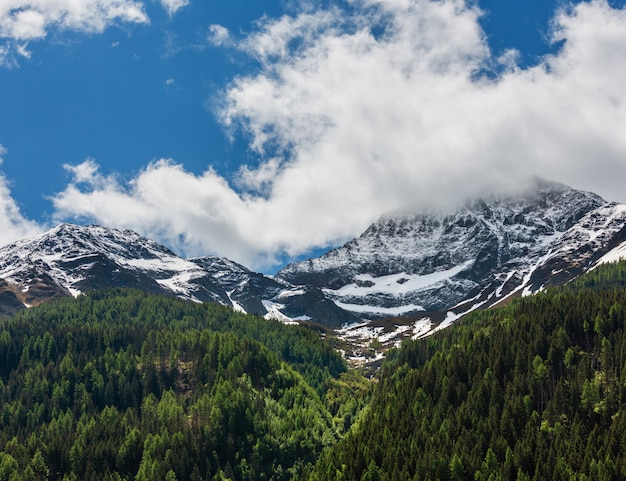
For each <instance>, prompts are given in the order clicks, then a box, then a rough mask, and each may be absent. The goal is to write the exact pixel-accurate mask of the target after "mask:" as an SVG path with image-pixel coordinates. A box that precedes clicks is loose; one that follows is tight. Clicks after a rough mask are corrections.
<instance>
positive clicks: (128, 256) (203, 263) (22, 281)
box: [0, 224, 353, 326]
mask: <svg viewBox="0 0 626 481" xmlns="http://www.w3.org/2000/svg"><path fill="white" fill-rule="evenodd" d="M110 287H133V288H137V289H141V290H144V291H147V292H151V293H157V294H163V295H169V296H177V297H181V298H183V299H187V300H190V301H194V302H218V303H221V304H224V305H228V306H231V307H233V308H234V309H238V310H241V311H244V312H247V313H250V314H259V315H263V316H267V317H273V318H277V319H280V320H283V321H293V322H297V321H298V320H311V321H313V322H318V323H325V324H327V325H331V326H339V325H341V324H344V323H345V322H350V321H353V318H352V316H351V315H350V314H349V313H346V312H345V311H343V310H341V309H339V308H338V307H337V306H336V305H335V304H334V303H333V302H332V301H330V300H328V299H327V298H326V297H325V295H324V294H323V292H322V291H321V290H320V289H317V288H302V287H294V286H291V285H290V284H288V283H286V282H284V281H280V280H274V279H271V278H269V277H267V276H264V275H262V274H257V273H254V272H251V271H249V270H248V269H246V268H245V267H243V266H241V265H239V264H236V263H234V262H232V261H229V260H227V259H222V258H219V257H203V258H198V259H182V258H180V257H179V256H177V255H176V254H174V253H173V252H172V251H170V250H169V249H167V248H166V247H164V246H162V245H160V244H159V243H157V242H154V241H152V240H150V239H147V238H145V237H143V236H141V235H139V234H137V233H135V232H132V231H128V230H126V231H120V230H117V229H110V228H106V227H101V226H96V225H89V226H78V225H72V224H61V225H59V226H57V227H55V228H53V229H51V230H49V231H47V232H45V233H43V234H41V235H39V236H36V237H34V238H30V239H24V240H21V241H18V242H15V243H13V244H10V245H7V246H4V247H2V248H0V312H1V313H4V314H12V313H14V312H16V311H17V310H19V309H23V308H26V307H30V306H34V305H37V304H40V303H42V302H46V301H49V300H51V299H54V298H58V297H67V296H77V295H79V294H80V293H82V292H85V291H88V290H92V289H102V288H110ZM303 306H307V309H304V308H303ZM283 311H284V312H283Z"/></svg>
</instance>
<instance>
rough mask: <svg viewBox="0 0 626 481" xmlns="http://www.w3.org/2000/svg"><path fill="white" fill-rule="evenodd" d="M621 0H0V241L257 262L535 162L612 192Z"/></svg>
mask: <svg viewBox="0 0 626 481" xmlns="http://www.w3.org/2000/svg"><path fill="white" fill-rule="evenodd" d="M624 4H625V2H624V1H623V0H619V1H617V0H615V1H611V2H607V1H599V0H598V1H593V2H578V3H572V4H570V3H564V2H562V1H558V2H556V1H545V0H544V1H539V0H511V1H501V0H499V1H497V0H483V1H480V0H479V1H476V2H473V3H471V4H468V3H465V2H463V1H460V0H442V1H438V2H430V1H427V0H368V1H364V2H352V1H347V2H321V1H320V2H306V1H300V2H279V1H256V2H244V1H243V0H232V1H229V2H206V1H200V0H160V1H157V0H145V1H141V0H103V1H100V2H96V1H95V0H72V1H70V0H67V1H58V0H40V1H39V2H28V1H25V0H0V158H1V159H2V163H1V164H0V243H6V242H10V241H13V240H16V239H18V238H20V237H23V236H26V235H30V234H33V233H36V232H40V231H42V230H44V229H46V228H48V227H50V226H52V225H53V224H55V223H57V222H60V221H72V222H79V223H84V222H96V223H100V224H104V225H108V226H111V227H119V228H130V229H133V230H136V231H138V232H141V233H143V234H145V235H149V236H151V237H153V238H156V239H157V240H160V241H162V242H164V243H166V244H167V245H169V246H170V247H172V248H173V249H174V250H176V251H178V252H179V253H181V254H183V255H187V256H194V255H204V254H217V255H223V256H227V257H230V258H232V259H234V260H236V261H239V262H242V263H244V264H246V265H248V266H249V267H252V268H256V269H260V270H264V271H269V272H271V271H273V270H275V269H276V267H277V266H279V265H281V264H282V263H284V262H285V261H287V260H289V259H294V258H297V257H298V256H303V255H307V254H308V253H311V252H318V251H319V250H320V249H326V248H328V247H331V246H333V245H337V244H339V243H341V242H343V241H345V240H346V239H349V238H351V237H353V236H356V235H358V234H359V233H360V232H361V231H362V230H364V228H365V227H366V226H367V225H368V224H369V223H370V222H372V221H373V220H375V219H376V218H377V217H378V216H379V215H380V214H382V213H383V212H386V211H389V210H394V209H419V208H423V207H425V206H429V207H431V206H439V205H448V204H453V203H454V202H457V201H460V200H462V199H463V198H465V197H467V196H472V195H477V194H478V193H482V192H484V191H485V190H489V189H493V188H496V187H497V188H501V189H508V188H514V187H515V186H516V185H518V184H519V182H520V179H522V178H525V176H528V175H540V176H543V177H547V178H550V179H553V180H557V181H560V182H564V183H567V184H569V185H572V186H573V187H576V188H581V189H585V190H592V191H595V192H597V193H599V194H600V195H602V196H604V197H605V198H606V199H607V200H616V201H620V202H626V191H625V190H624V189H623V179H625V178H626V136H625V135H624V132H626V93H625V92H624V89H623V88H622V85H623V79H624V78H626V11H625V7H624Z"/></svg>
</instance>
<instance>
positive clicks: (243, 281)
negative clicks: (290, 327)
mask: <svg viewBox="0 0 626 481" xmlns="http://www.w3.org/2000/svg"><path fill="white" fill-rule="evenodd" d="M620 257H626V206H625V205H621V204H616V203H608V202H606V201H604V200H603V199H602V198H601V197H599V196H597V195H595V194H592V193H588V192H582V191H578V190H574V189H572V188H570V187H567V186H565V185H562V184H557V183H553V182H547V181H541V180H537V181H536V182H535V184H534V186H533V187H532V188H530V189H528V190H525V191H520V192H518V193H515V194H509V195H506V196H503V195H502V196H491V197H488V198H485V199H482V200H476V201H474V202H470V203H468V204H467V205H465V206H463V207H461V208H458V209H456V210H453V211H450V212H435V211H430V212H422V213H417V214H415V213H412V214H387V215H384V216H382V217H381V218H380V219H379V220H378V221H377V222H375V223H373V224H372V225H371V226H370V227H369V228H368V229H367V230H366V231H365V232H364V233H363V234H362V235H361V236H360V237H358V238H356V239H354V240H351V241H349V242H348V243H346V244H345V245H344V246H342V247H340V248H337V249H334V250H331V251H330V252H328V253H326V254H324V255H323V256H321V257H318V258H316V259H310V260H307V261H304V262H299V263H295V264H291V265H289V266H287V267H285V268H284V269H283V270H282V271H280V272H279V273H278V275H277V276H276V277H268V276H265V275H263V274H259V273H255V272H252V271H250V270H249V269H247V268H245V267H244V266H242V265H239V264H237V263H235V262H232V261H230V260H228V259H223V258H218V257H202V258H197V259H182V258H180V257H178V256H177V255H176V254H174V253H173V252H171V251H170V250H168V249H167V248H166V247H164V246H162V245H160V244H158V243H156V242H154V241H151V240H149V239H147V238H145V237H142V236H140V235H139V234H137V233H135V232H131V231H119V230H115V229H109V228H105V227H100V226H76V225H71V224H62V225H60V226H58V227H55V228H54V229H51V230H50V231H48V232H46V233H44V234H42V235H40V236H37V237H34V238H30V239H24V240H22V241H19V242H15V243H13V244H11V245H7V246H5V247H2V248H0V314H11V313H14V312H16V311H17V310H19V309H23V308H25V307H29V306H33V305H37V304H40V303H42V302H45V301H47V300H50V299H54V298H57V297H62V296H76V295H78V294H80V293H81V292H85V291H87V290H90V289H99V288H106V287H135V288H138V289H142V290H145V291H149V292H153V293H159V294H165V295H170V296H178V297H181V298H183V299H187V300H190V301H194V302H219V303H221V304H224V305H228V306H231V307H233V308H234V309H237V310H240V311H243V312H247V313H251V314H259V315H263V316H266V317H271V318H276V319H280V320H282V321H285V322H298V321H305V320H306V321H312V322H316V323H319V324H323V325H326V326H329V327H333V328H342V329H340V331H339V332H340V334H341V335H342V336H343V337H344V338H346V339H349V340H350V339H352V340H353V341H355V344H358V343H359V342H362V341H363V340H365V343H366V344H367V343H368V342H369V340H371V338H373V337H378V339H379V340H380V341H381V342H382V343H383V344H385V345H389V344H394V343H397V342H398V341H399V340H401V339H402V338H405V337H420V336H424V335H427V334H428V333H430V332H433V330H437V329H441V328H444V327H446V326H447V325H449V324H450V323H452V322H453V321H454V320H456V319H458V318H459V317H461V316H462V315H464V314H466V313H468V312H471V311H473V310H475V309H479V308H486V307H489V306H492V305H495V304H498V303H501V302H502V301H504V300H506V299H509V298H511V297H514V296H521V295H526V294H530V293H533V292H536V291H538V290H540V289H542V288H545V287H549V286H553V285H559V284H563V283H565V282H567V281H569V280H571V279H573V278H574V277H576V276H578V275H579V274H581V273H583V272H585V271H587V270H589V269H591V268H593V267H594V266H595V265H597V264H598V263H601V262H609V261H613V260H616V259H618V258H620Z"/></svg>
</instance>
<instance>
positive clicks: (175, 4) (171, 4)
mask: <svg viewBox="0 0 626 481" xmlns="http://www.w3.org/2000/svg"><path fill="white" fill-rule="evenodd" d="M190 3H191V2H190V0H161V5H162V6H163V8H164V9H165V11H166V12H167V14H168V15H170V16H172V15H174V14H175V13H176V12H178V10H180V9H181V8H183V7H186V6H187V5H189V4H190Z"/></svg>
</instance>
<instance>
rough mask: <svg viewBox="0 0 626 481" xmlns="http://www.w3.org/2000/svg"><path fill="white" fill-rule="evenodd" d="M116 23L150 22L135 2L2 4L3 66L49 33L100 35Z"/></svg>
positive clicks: (99, 0) (77, 0) (78, 0)
mask: <svg viewBox="0 0 626 481" xmlns="http://www.w3.org/2000/svg"><path fill="white" fill-rule="evenodd" d="M179 1H180V0H179ZM169 3H172V2H169ZM175 3H176V2H175ZM115 22H129V23H147V22H149V19H148V16H147V14H146V12H145V10H144V5H143V3H142V2H139V1H135V0H73V1H69V0H63V1H59V0H39V1H37V2H32V1H28V0H11V1H3V2H0V42H1V43H0V62H2V63H0V65H3V64H4V65H7V64H12V63H14V62H15V60H14V58H13V57H11V54H14V53H17V54H18V55H22V56H27V57H28V56H30V53H29V52H28V50H26V45H27V43H28V42H29V41H33V40H41V39H43V38H45V37H46V36H47V35H48V34H49V33H50V31H53V30H55V31H63V30H72V31H79V32H86V33H100V32H102V31H104V30H105V29H106V28H107V27H108V26H110V25H111V24H113V23H115ZM3 51H4V52H5V54H4V55H3V54H2V52H3ZM3 57H4V61H3Z"/></svg>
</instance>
